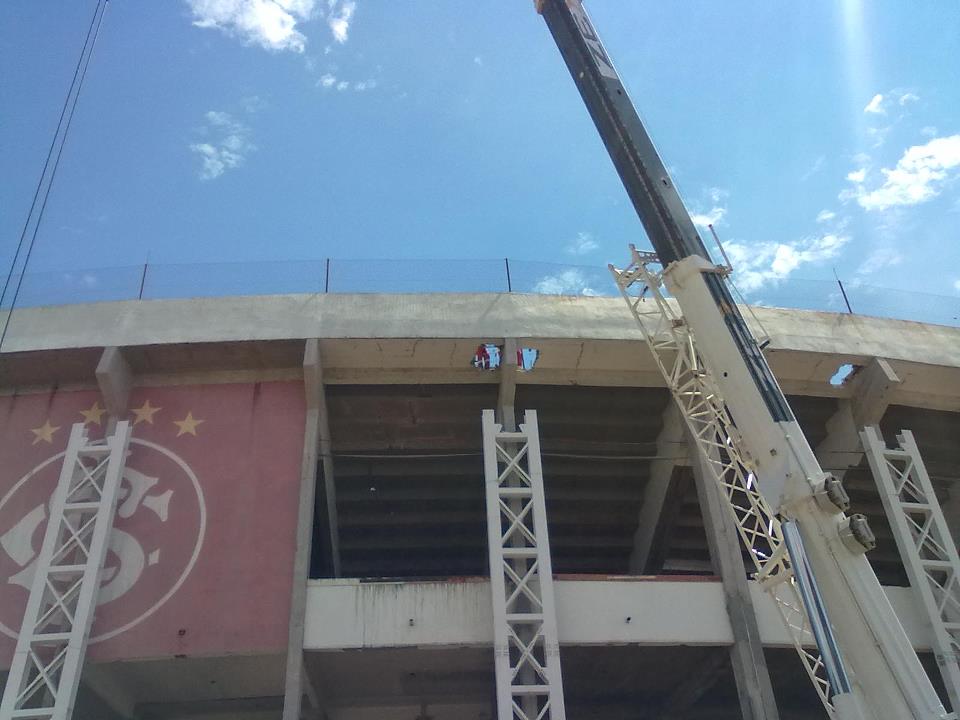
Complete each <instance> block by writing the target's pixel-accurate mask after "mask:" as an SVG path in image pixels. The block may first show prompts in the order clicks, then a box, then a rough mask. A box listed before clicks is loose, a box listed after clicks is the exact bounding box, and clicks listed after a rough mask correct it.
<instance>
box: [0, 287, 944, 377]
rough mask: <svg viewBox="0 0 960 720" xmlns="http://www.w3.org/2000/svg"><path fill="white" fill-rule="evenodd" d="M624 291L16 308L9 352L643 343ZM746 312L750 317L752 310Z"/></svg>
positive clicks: (872, 341)
mask: <svg viewBox="0 0 960 720" xmlns="http://www.w3.org/2000/svg"><path fill="white" fill-rule="evenodd" d="M622 302H623V301H622V300H620V299H619V298H597V297H564V296H548V295H523V294H508V293H501V294H407V295H379V294H330V295H324V294H309V295H263V296H235V297H216V298H191V299H176V300H146V301H140V300H129V301H121V302H103V303H93V304H85V305H84V304H78V305H59V306H49V307H37V308H22V309H18V310H16V311H14V313H13V315H12V316H11V320H10V330H9V332H8V335H7V339H6V343H5V347H4V351H5V352H22V351H34V350H56V349H65V348H79V347H105V346H110V345H118V346H135V345H157V344H172V343H192V342H240V341H248V340H280V339H287V340H288V339H299V338H309V337H319V338H331V339H332V338H378V339H380V338H382V339H389V338H465V337H466V338H469V337H481V338H485V337H490V338H499V337H517V338H542V339H547V338H551V339H552V338H556V339H581V340H631V339H637V340H640V339H641V335H640V332H639V331H638V329H637V328H636V326H635V325H634V323H633V320H632V318H631V317H630V314H629V313H628V312H627V310H626V308H625V307H624V306H623V304H622ZM753 312H754V313H755V314H756V316H757V319H758V320H759V322H760V324H761V325H762V326H763V327H762V329H761V328H758V327H754V331H755V332H757V334H758V335H764V334H769V336H770V338H771V345H770V347H771V349H773V350H793V351H801V352H812V353H824V354H831V355H848V356H851V357H853V358H856V357H872V356H879V357H887V358H893V359H899V360H904V361H908V362H916V363H923V364H930V365H940V366H945V367H960V328H953V327H948V326H942V325H929V324H924V323H918V322H911V321H906V320H889V319H884V318H874V317H867V316H862V315H846V314H838V313H825V312H815V311H809V310H791V309H780V308H766V307H756V308H754V309H753ZM748 319H749V320H750V322H751V324H752V325H755V324H756V323H755V322H754V320H753V318H752V317H751V316H750V315H749V314H748Z"/></svg>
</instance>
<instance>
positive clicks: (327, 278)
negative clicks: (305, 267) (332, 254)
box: [323, 258, 330, 293]
mask: <svg viewBox="0 0 960 720" xmlns="http://www.w3.org/2000/svg"><path fill="white" fill-rule="evenodd" d="M323 292H325V293H328V292H330V258H327V269H326V273H325V274H324V278H323Z"/></svg>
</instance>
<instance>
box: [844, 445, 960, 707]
mask: <svg viewBox="0 0 960 720" xmlns="http://www.w3.org/2000/svg"><path fill="white" fill-rule="evenodd" d="M860 439H861V441H862V442H863V449H864V451H865V452H866V455H867V460H868V461H869V463H870V469H871V470H872V471H873V477H874V479H875V480H876V482H877V488H878V490H879V491H880V499H881V500H882V501H883V508H884V510H885V511H886V513H887V518H888V519H889V521H890V528H891V529H892V530H893V537H894V539H895V540H896V542H897V549H898V550H899V551H900V557H901V558H902V560H903V565H904V567H905V568H906V571H907V577H908V578H909V580H910V586H911V587H912V588H913V591H914V593H915V594H916V596H917V599H918V600H919V601H920V604H921V605H922V606H923V609H924V611H925V613H926V616H927V622H928V625H929V627H930V631H931V635H932V637H933V645H934V652H935V654H936V657H937V665H938V666H939V668H940V674H941V676H942V677H943V684H944V685H945V686H946V688H947V694H948V695H949V696H950V704H951V705H953V709H954V712H955V713H956V712H957V711H958V710H960V664H958V658H960V556H958V554H957V546H956V544H955V543H954V541H953V536H952V535H951V534H950V528H949V527H947V521H946V518H944V516H943V510H942V509H941V507H940V502H939V500H937V494H936V491H935V490H934V487H933V484H932V483H931V482H930V475H929V474H928V473H927V468H926V466H925V465H924V463H923V458H922V457H921V456H920V450H919V449H918V448H917V443H916V441H915V440H914V438H913V433H911V432H910V431H909V430H901V431H900V433H899V434H898V435H897V441H898V442H899V443H900V446H899V447H896V448H888V447H887V444H886V442H884V439H883V436H882V435H881V434H880V431H879V429H878V428H876V427H867V428H864V429H863V430H861V431H860Z"/></svg>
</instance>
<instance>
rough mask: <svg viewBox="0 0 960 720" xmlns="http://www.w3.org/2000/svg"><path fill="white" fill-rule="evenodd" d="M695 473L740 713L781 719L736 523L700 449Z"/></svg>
mask: <svg viewBox="0 0 960 720" xmlns="http://www.w3.org/2000/svg"><path fill="white" fill-rule="evenodd" d="M688 438H689V434H688ZM690 444H691V453H692V454H693V453H696V449H695V447H694V446H693V441H692V438H690ZM693 476H694V481H695V482H696V485H697V496H698V497H699V499H700V509H701V512H702V514H703V527H704V531H705V532H706V536H707V546H708V547H709V549H710V559H711V561H712V562H713V564H714V567H715V569H716V571H717V573H718V574H719V575H720V578H721V581H722V583H723V596H724V601H725V603H726V608H727V617H728V618H729V620H730V629H731V632H732V635H733V644H732V645H731V646H730V652H729V657H730V663H731V666H732V667H733V676H734V680H735V681H736V683H737V696H738V698H739V700H740V711H741V714H742V715H743V718H744V720H777V718H778V717H779V713H778V710H777V703H776V699H775V697H774V694H773V685H772V684H771V682H770V675H769V673H768V671H767V661H766V658H765V657H764V655H763V642H762V640H761V638H760V628H759V625H758V623H757V616H756V612H755V611H754V607H753V598H752V597H751V594H750V585H749V584H748V582H747V573H746V568H744V566H743V555H742V554H741V552H740V538H739V535H738V533H737V528H736V525H735V523H734V520H733V518H732V517H731V513H730V511H729V509H728V508H727V507H725V506H724V502H723V499H722V497H721V495H720V491H719V489H718V488H717V485H716V482H715V481H714V480H713V478H712V477H711V476H710V472H709V470H708V468H707V467H706V464H705V461H704V460H703V458H701V457H700V455H699V453H696V455H695V461H694V464H693ZM687 707H689V706H687Z"/></svg>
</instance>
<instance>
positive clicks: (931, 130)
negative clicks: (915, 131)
mask: <svg viewBox="0 0 960 720" xmlns="http://www.w3.org/2000/svg"><path fill="white" fill-rule="evenodd" d="M920 134H921V135H923V136H924V137H928V138H932V137H936V136H937V129H936V128H935V127H934V126H933V125H926V126H925V127H923V128H921V129H920Z"/></svg>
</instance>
